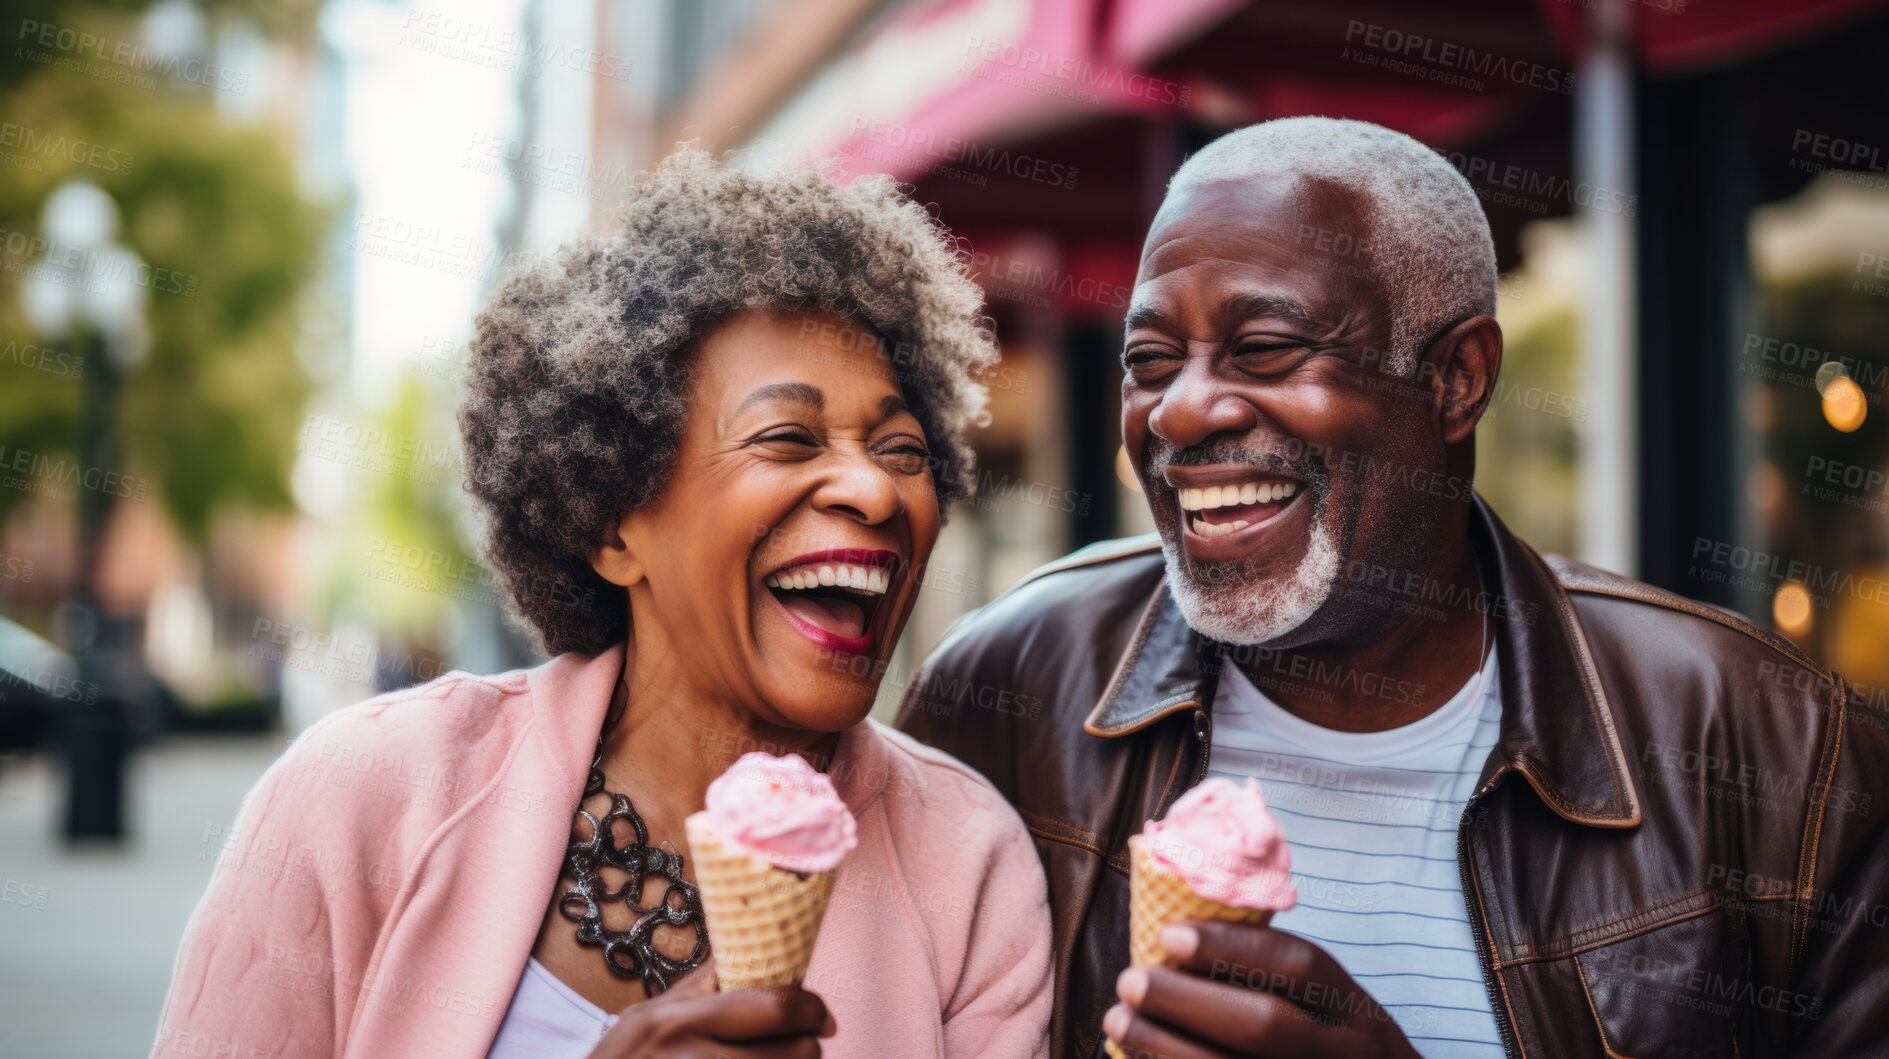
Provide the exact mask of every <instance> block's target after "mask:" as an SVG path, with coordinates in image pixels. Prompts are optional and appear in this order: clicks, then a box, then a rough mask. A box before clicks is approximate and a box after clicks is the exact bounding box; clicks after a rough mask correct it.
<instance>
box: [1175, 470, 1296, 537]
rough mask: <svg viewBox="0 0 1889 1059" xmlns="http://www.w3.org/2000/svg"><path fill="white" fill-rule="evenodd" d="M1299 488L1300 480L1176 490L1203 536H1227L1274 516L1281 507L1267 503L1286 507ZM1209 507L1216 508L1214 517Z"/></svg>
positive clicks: (1193, 528) (1194, 529) (1192, 525)
mask: <svg viewBox="0 0 1889 1059" xmlns="http://www.w3.org/2000/svg"><path fill="white" fill-rule="evenodd" d="M1298 490H1299V483H1297V482H1282V481H1265V482H1259V481H1254V482H1240V483H1237V484H1234V485H1208V486H1201V487H1198V488H1186V489H1179V490H1176V492H1177V493H1178V495H1179V499H1180V504H1181V509H1182V510H1183V511H1184V512H1186V513H1188V514H1190V515H1191V516H1192V517H1191V518H1189V520H1188V525H1189V528H1191V529H1192V530H1193V531H1194V532H1195V533H1196V534H1198V535H1199V536H1202V537H1224V536H1226V535H1227V534H1229V533H1234V532H1237V531H1239V530H1243V529H1245V528H1246V527H1248V526H1251V525H1252V524H1253V523H1255V522H1259V521H1263V520H1264V519H1265V518H1269V517H1271V515H1272V514H1273V513H1274V512H1275V511H1277V510H1279V508H1278V507H1273V508H1267V507H1266V506H1265V505H1270V504H1278V505H1279V506H1280V507H1283V506H1284V501H1286V500H1289V499H1291V498H1292V495H1293V494H1294V493H1296V492H1298ZM1226 509H1237V510H1226ZM1209 511H1212V512H1214V516H1213V517H1212V518H1206V517H1202V516H1204V515H1205V514H1206V512H1209Z"/></svg>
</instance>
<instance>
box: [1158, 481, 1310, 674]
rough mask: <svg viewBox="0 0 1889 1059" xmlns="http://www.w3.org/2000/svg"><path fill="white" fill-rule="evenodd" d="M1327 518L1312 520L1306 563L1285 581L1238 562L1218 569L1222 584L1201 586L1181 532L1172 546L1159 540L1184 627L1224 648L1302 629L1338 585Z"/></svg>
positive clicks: (1258, 642)
mask: <svg viewBox="0 0 1889 1059" xmlns="http://www.w3.org/2000/svg"><path fill="white" fill-rule="evenodd" d="M1311 499H1312V498H1311V497H1307V498H1306V500H1307V501H1308V502H1309V501H1310V500H1311ZM1183 517H1185V516H1183ZM1331 517H1332V515H1331V512H1330V510H1329V509H1327V510H1326V511H1324V512H1321V513H1320V517H1316V518H1314V519H1313V520H1312V540H1311V543H1310V544H1308V545H1307V546H1306V549H1305V558H1303V559H1301V560H1299V565H1298V568H1297V569H1295V570H1293V571H1292V574H1291V576H1290V577H1286V578H1277V577H1271V578H1261V577H1258V576H1255V575H1254V574H1252V573H1251V572H1250V571H1248V570H1246V569H1245V567H1246V564H1247V560H1244V559H1242V560H1237V561H1235V562H1231V563H1226V564H1224V565H1222V566H1221V567H1220V569H1221V570H1223V571H1224V572H1225V573H1226V575H1227V576H1226V577H1225V579H1223V580H1221V581H1219V582H1217V583H1203V582H1202V581H1201V580H1199V579H1198V578H1196V577H1195V575H1194V574H1193V573H1192V572H1191V571H1190V569H1189V566H1188V563H1187V560H1186V557H1185V556H1183V555H1182V554H1181V552H1182V548H1183V546H1182V544H1181V542H1180V540H1179V539H1178V538H1179V536H1180V532H1181V531H1179V530H1176V532H1175V534H1174V536H1175V538H1176V539H1173V540H1169V539H1167V534H1162V541H1161V551H1162V553H1163V554H1164V555H1165V556H1166V558H1167V569H1168V590H1169V591H1171V592H1173V593H1174V601H1175V602H1176V603H1179V604H1180V606H1181V614H1182V616H1183V617H1185V618H1186V619H1187V624H1188V625H1191V626H1193V628H1194V630H1195V631H1196V632H1198V633H1200V634H1201V635H1203V636H1206V637H1209V638H1210V639H1214V640H1218V641H1220V642H1221V643H1228V644H1264V643H1269V642H1271V641H1273V640H1276V639H1278V638H1279V637H1281V636H1284V635H1286V634H1287V633H1289V632H1291V631H1292V630H1294V629H1297V628H1298V627H1299V626H1301V625H1303V624H1305V620H1306V619H1307V618H1310V617H1311V616H1312V615H1313V614H1314V613H1316V612H1317V610H1318V608H1319V607H1321V606H1323V605H1324V604H1325V600H1326V599H1327V598H1328V597H1329V596H1330V595H1331V592H1332V588H1333V587H1334V586H1336V585H1337V583H1338V566H1339V556H1338V544H1337V541H1336V540H1334V538H1333V535H1332V532H1331V529H1330V527H1329V526H1328V525H1327V523H1328V522H1329V521H1330V519H1331Z"/></svg>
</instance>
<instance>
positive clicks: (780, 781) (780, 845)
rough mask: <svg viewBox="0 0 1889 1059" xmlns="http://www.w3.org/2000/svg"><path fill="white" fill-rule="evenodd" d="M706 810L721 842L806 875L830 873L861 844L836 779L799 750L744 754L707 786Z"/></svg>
mask: <svg viewBox="0 0 1889 1059" xmlns="http://www.w3.org/2000/svg"><path fill="white" fill-rule="evenodd" d="M706 813H707V816H708V824H709V826H710V827H711V828H713V829H714V832H715V834H716V835H718V836H720V837H721V839H722V840H723V841H725V842H729V843H732V844H734V845H736V846H739V847H740V848H742V849H745V850H747V851H748V852H749V853H752V854H754V855H755V856H757V857H760V858H761V859H763V860H765V861H767V862H768V863H769V864H772V865H773V866H774V867H776V868H782V869H785V870H787V871H792V872H800V873H801V874H803V875H811V874H815V873H818V872H828V871H832V870H833V869H834V868H836V867H838V866H839V863H840V860H841V859H842V858H843V857H845V856H846V854H847V852H848V851H849V850H851V849H852V848H853V847H854V846H857V845H859V830H858V826H857V825H856V824H855V823H854V822H853V814H852V812H851V810H849V809H847V808H846V803H845V802H842V801H840V798H839V795H838V794H837V793H835V792H834V790H833V781H832V780H829V779H827V778H826V776H824V775H822V774H821V773H818V772H815V771H814V769H813V766H812V765H809V764H807V761H806V759H805V758H802V757H801V756H799V755H798V754H788V755H787V756H786V757H775V756H774V755H772V754H763V753H759V752H756V753H751V754H743V755H741V757H740V758H738V759H736V761H735V763H734V764H733V765H731V766H729V768H728V771H727V772H724V773H722V774H721V776H720V777H719V778H717V779H716V780H715V782H713V783H711V784H709V785H708V805H707V807H706Z"/></svg>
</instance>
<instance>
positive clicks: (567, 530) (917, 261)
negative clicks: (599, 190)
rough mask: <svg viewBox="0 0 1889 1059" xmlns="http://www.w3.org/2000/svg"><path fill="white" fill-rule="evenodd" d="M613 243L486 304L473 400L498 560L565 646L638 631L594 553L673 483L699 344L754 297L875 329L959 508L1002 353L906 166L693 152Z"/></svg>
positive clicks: (472, 471) (595, 644)
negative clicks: (751, 164) (752, 166)
mask: <svg viewBox="0 0 1889 1059" xmlns="http://www.w3.org/2000/svg"><path fill="white" fill-rule="evenodd" d="M621 217H622V221H621V224H620V225H619V226H618V228H617V230H616V231H615V232H614V233H613V234H612V235H610V236H609V237H607V238H604V239H595V238H586V239H582V240H579V241H577V242H575V243H573V244H570V245H567V246H565V247H564V248H563V249H561V250H560V251H559V252H558V254H557V255H556V256H554V257H552V258H549V259H547V260H544V261H541V262H539V263H538V264H536V265H535V266H533V267H530V268H528V269H526V270H524V271H522V272H520V273H518V274H515V275H513V276H511V277H510V278H509V279H507V280H506V282H505V283H504V284H503V285H502V286H501V287H500V288H499V290H498V292H497V293H496V294H495V295H494V296H493V298H492V301H491V304H489V305H487V306H486V308H485V310H484V311H483V312H481V313H480V314H479V316H478V318H477V319H476V320H475V321H474V335H473V338H472V342H471V365H470V370H469V372H468V379H467V393H466V398H465V401H464V403H463V404H461V405H460V408H459V427H460V431H461V433H462V434H463V435H464V438H465V446H466V452H465V455H466V470H467V481H466V487H467V488H468V489H469V490H470V491H471V492H472V494H473V495H474V496H475V497H477V498H478V500H479V501H480V504H481V506H482V507H483V508H484V516H485V522H486V534H485V536H486V540H485V549H484V551H485V557H486V561H487V563H488V564H489V565H490V566H492V567H493V568H494V569H495V570H496V571H497V572H498V574H499V576H500V577H501V578H502V579H503V581H504V584H505V587H506V590H507V592H508V594H509V595H510V597H511V601H512V605H513V606H514V607H515V608H516V610H517V611H518V613H519V616H520V617H522V618H523V619H524V621H525V622H526V623H528V624H529V625H530V626H531V627H532V628H534V629H535V630H536V631H537V633H538V635H539V636H540V637H541V638H542V640H543V644H544V648H545V650H546V651H548V652H550V653H553V654H557V653H561V652H565V651H579V652H585V653H591V652H596V651H600V650H602V649H604V648H606V647H609V646H611V645H612V644H615V643H618V642H620V641H622V640H623V639H624V638H625V637H626V636H627V635H628V633H629V611H628V600H627V598H626V597H625V595H624V592H623V590H622V589H621V588H619V587H617V586H615V585H612V584H610V583H609V582H607V581H605V580H604V579H603V578H602V577H600V576H599V575H598V574H597V572H596V571H595V570H593V569H592V568H591V565H590V561H589V558H588V557H589V556H590V555H592V554H593V553H594V552H595V550H596V548H597V547H598V546H599V544H601V542H602V540H603V534H604V531H605V529H606V528H607V527H608V526H611V525H613V524H614V523H615V522H616V521H618V520H619V519H621V518H622V517H623V515H625V514H626V513H628V512H630V511H632V510H634V509H636V508H638V507H641V506H642V505H645V504H648V503H650V502H652V501H653V500H655V499H656V498H657V497H658V496H659V495H660V494H661V493H662V491H663V489H664V487H665V486H666V484H667V483H668V480H669V475H670V473H671V471H672V470H673V468H674V464H675V458H676V451H677V446H678V444H679V441H680V439H681V436H682V432H683V424H684V421H685V419H686V417H687V416H688V413H689V408H688V394H689V392H690V386H689V384H690V379H691V374H692V372H691V368H692V363H693V355H694V352H695V349H696V347H697V345H698V344H699V342H700V341H701V339H702V338H703V336H704V335H705V334H706V333H707V332H708V331H709V330H710V329H712V328H714V327H715V326H716V325H717V324H718V323H720V322H721V321H723V320H726V319H727V318H728V317H730V316H732V315H734V314H736V313H738V312H741V311H743V310H747V309H776V310H781V311H787V312H793V311H813V310H824V311H827V312H832V313H837V314H840V315H842V316H846V317H849V318H851V319H853V320H856V321H858V322H859V323H860V324H862V325H864V326H867V327H870V328H871V329H872V330H873V331H875V332H876V333H877V335H878V337H879V338H880V340H881V341H882V342H883V343H884V345H883V347H882V351H883V352H884V353H885V354H886V355H887V356H888V357H889V358H890V359H891V361H892V363H893V365H894V370H895V371H896V372H897V377H898V380H899V383H900V385H901V387H902V389H903V391H904V394H905V401H906V404H907V405H909V406H910V407H911V410H912V414H913V415H914V416H916V417H917V418H918V421H919V424H920V425H921V426H923V427H924V429H925V437H926V439H927V440H928V441H929V442H930V444H931V450H932V453H933V456H932V465H931V466H932V474H933V478H934V481H935V483H936V487H937V490H938V501H939V504H940V506H941V507H943V506H946V505H949V504H950V503H951V502H952V501H954V500H959V499H963V498H965V497H967V496H968V495H969V494H970V489H971V483H972V473H973V464H972V455H971V451H970V448H969V446H967V445H966V444H965V442H964V437H963V433H964V429H965V427H966V425H967V424H968V423H970V422H972V421H974V420H978V419H980V418H981V417H982V416H983V415H984V404H985V400H986V397H987V394H986V391H985V389H984V387H983V385H982V384H981V383H979V382H978V381H977V380H978V379H979V378H980V377H981V376H982V375H984V374H985V373H986V372H987V371H988V370H989V369H990V368H991V367H993V366H994V365H995V364H996V361H997V352H996V346H995V343H994V341H993V339H992V336H991V334H990V331H989V329H988V327H987V326H986V323H985V321H984V319H983V317H982V315H981V309H982V305H983V295H982V293H981V291H980V290H979V288H978V286H977V284H976V283H974V282H973V281H972V280H971V279H970V278H969V277H968V276H967V275H966V273H965V270H964V266H963V263H962V258H961V255H960V254H959V252H958V249H957V244H956V242H955V241H954V240H953V239H952V238H951V237H950V236H949V235H948V234H947V233H946V232H945V231H944V230H943V229H942V228H940V227H939V226H938V225H937V224H935V223H934V222H933V220H932V218H931V215H930V214H929V213H928V212H927V211H926V210H925V208H924V207H922V206H920V205H918V204H917V203H915V202H913V201H911V200H910V199H908V198H906V197H905V196H904V195H903V194H901V192H900V190H899V187H898V185H896V184H895V183H894V182H893V180H892V179H891V178H890V177H885V176H872V177H862V178H860V179H858V180H854V181H853V182H852V183H850V184H847V185H845V186H839V185H836V184H834V183H833V182H832V181H831V180H829V179H828V178H827V176H826V175H825V173H824V171H823V170H821V169H820V168H818V167H814V166H804V167H800V168H787V169H776V170H771V171H757V172H749V171H741V170H735V169H730V168H727V167H725V166H723V165H722V164H720V163H719V162H717V161H716V160H715V159H714V158H713V157H711V156H710V155H709V154H707V153H706V152H703V151H700V150H696V149H692V148H691V149H684V150H682V151H679V152H678V153H676V154H674V155H672V156H671V157H669V158H668V159H666V160H664V161H663V162H662V163H660V164H658V165H657V166H656V167H655V168H654V170H652V171H651V172H649V173H645V174H639V176H638V177H637V179H636V181H635V183H634V185H633V186H632V188H631V190H630V194H629V198H628V200H627V202H626V203H625V204H624V206H623V210H622V214H621Z"/></svg>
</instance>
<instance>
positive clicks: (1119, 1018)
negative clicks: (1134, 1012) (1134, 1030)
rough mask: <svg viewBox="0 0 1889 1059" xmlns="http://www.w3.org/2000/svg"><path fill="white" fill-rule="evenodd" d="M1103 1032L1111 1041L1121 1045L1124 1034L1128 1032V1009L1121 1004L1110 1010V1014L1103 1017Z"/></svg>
mask: <svg viewBox="0 0 1889 1059" xmlns="http://www.w3.org/2000/svg"><path fill="white" fill-rule="evenodd" d="M1102 1032H1103V1033H1106V1034H1108V1037H1109V1040H1112V1041H1114V1042H1115V1043H1116V1044H1120V1043H1121V1042H1122V1034H1124V1033H1127V1032H1128V1009H1127V1008H1126V1007H1123V1006H1122V1005H1120V1004H1117V1005H1115V1006H1114V1007H1112V1008H1109V1009H1108V1014H1106V1015H1103V1016H1102Z"/></svg>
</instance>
